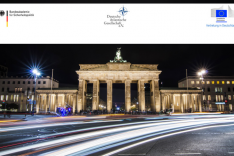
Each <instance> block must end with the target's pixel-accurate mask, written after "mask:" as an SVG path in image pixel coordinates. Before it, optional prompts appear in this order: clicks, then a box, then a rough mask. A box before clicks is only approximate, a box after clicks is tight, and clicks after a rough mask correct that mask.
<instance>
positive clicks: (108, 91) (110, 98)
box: [106, 80, 126, 113]
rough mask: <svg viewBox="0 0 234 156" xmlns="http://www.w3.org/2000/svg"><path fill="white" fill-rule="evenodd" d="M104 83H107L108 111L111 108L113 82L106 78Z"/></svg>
mask: <svg viewBox="0 0 234 156" xmlns="http://www.w3.org/2000/svg"><path fill="white" fill-rule="evenodd" d="M106 83H107V112H108V113H110V111H111V109H112V89H113V88H112V87H113V85H112V83H113V82H112V80H106ZM125 92H126V91H125ZM125 96H126V95H125Z"/></svg>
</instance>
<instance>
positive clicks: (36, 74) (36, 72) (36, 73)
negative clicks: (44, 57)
mask: <svg viewBox="0 0 234 156" xmlns="http://www.w3.org/2000/svg"><path fill="white" fill-rule="evenodd" d="M32 72H33V74H34V80H35V88H34V99H33V110H32V111H33V112H32V116H34V103H36V87H37V76H39V75H41V73H39V72H38V70H37V69H33V71H32ZM34 101H35V102H34Z"/></svg>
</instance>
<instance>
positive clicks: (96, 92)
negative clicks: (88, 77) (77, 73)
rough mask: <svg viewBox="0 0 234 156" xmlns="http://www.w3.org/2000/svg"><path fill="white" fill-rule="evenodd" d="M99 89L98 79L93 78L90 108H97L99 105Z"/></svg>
mask: <svg viewBox="0 0 234 156" xmlns="http://www.w3.org/2000/svg"><path fill="white" fill-rule="evenodd" d="M107 88H108V87H107ZM99 90H100V85H99V80H93V101H92V110H98V105H99ZM107 92H108V89H107ZM107 94H108V93H107ZM107 101H108V99H107Z"/></svg>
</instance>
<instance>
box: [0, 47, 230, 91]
mask: <svg viewBox="0 0 234 156" xmlns="http://www.w3.org/2000/svg"><path fill="white" fill-rule="evenodd" d="M118 47H121V53H122V57H123V59H124V60H127V61H128V62H130V63H132V64H159V66H158V69H159V70H162V73H161V75H160V81H162V82H163V87H177V85H178V80H180V79H182V78H184V77H185V76H186V69H188V75H189V76H194V75H196V73H197V71H198V70H199V69H202V68H205V69H206V70H208V76H215V75H217V76H233V75H234V68H233V65H234V45H196V44H192V45H188V44H186V45H168V44H165V45H157V44H149V45H147V44H137V45H127V44H123V45H119V44H114V45H111V44H108V45H106V44H98V45H97V44H94V45H90V44H85V45H79V44H73V45H67V44H65V45H61V44H55V45H41V44H39V45H0V49H1V53H0V54H1V62H0V64H1V65H4V66H7V67H8V68H9V73H8V76H26V75H29V70H30V67H33V66H35V65H36V66H39V67H40V68H41V72H42V75H43V76H51V70H52V69H54V78H55V79H57V80H59V82H60V86H61V87H64V86H68V87H69V86H77V84H78V80H77V79H78V76H77V74H76V73H75V71H76V70H79V64H105V63H107V62H109V60H113V59H114V57H115V53H116V50H117V48H118ZM120 88H122V87H120Z"/></svg>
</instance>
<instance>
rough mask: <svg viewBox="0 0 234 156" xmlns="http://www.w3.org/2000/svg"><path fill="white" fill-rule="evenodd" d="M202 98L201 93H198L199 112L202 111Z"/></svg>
mask: <svg viewBox="0 0 234 156" xmlns="http://www.w3.org/2000/svg"><path fill="white" fill-rule="evenodd" d="M201 102H202V99H201V94H198V105H199V112H202V105H201Z"/></svg>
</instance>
